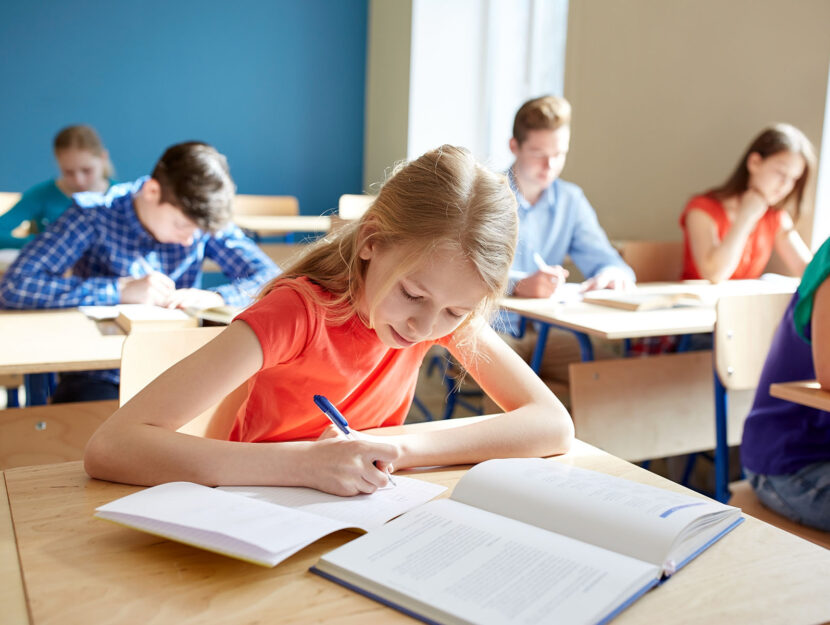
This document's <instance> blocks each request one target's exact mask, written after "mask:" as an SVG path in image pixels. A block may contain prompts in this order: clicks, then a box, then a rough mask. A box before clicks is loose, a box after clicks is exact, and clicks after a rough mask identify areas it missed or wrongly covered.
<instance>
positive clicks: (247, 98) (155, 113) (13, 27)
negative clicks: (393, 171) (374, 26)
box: [0, 0, 367, 214]
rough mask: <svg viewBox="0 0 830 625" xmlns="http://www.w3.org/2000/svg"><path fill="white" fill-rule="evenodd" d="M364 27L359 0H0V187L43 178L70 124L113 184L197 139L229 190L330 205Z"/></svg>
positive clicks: (348, 146)
mask: <svg viewBox="0 0 830 625" xmlns="http://www.w3.org/2000/svg"><path fill="white" fill-rule="evenodd" d="M366 32H367V0H302V1H298V0H138V1H135V2H127V1H125V0H107V1H104V0H72V1H69V2H54V1H51V0H3V2H1V3H0V94H2V95H0V190H3V191H22V190H24V189H26V188H28V187H29V186H31V185H32V184H34V183H36V182H40V181H42V180H45V179H48V178H51V177H54V176H55V174H56V169H55V166H54V161H53V159H52V154H51V141H52V137H53V136H54V134H55V132H56V131H57V130H58V129H60V128H61V127H63V126H66V125H68V124H72V123H80V122H83V123H89V124H92V125H93V126H95V127H96V128H97V129H98V131H99V132H100V134H101V136H102V138H103V140H104V142H105V143H106V145H107V147H108V148H109V150H110V153H111V155H112V158H113V161H114V164H115V167H116V170H117V175H118V178H119V179H121V180H126V179H132V178H135V177H138V176H140V175H142V174H144V173H148V172H149V171H150V169H151V168H152V166H153V164H154V163H155V161H156V159H157V158H158V157H159V156H160V155H161V153H162V151H163V150H164V148H165V147H166V146H167V145H170V144H172V143H176V142H178V141H183V140H187V139H200V140H203V141H207V142H209V143H212V144H214V145H215V146H216V147H217V148H219V149H220V151H222V152H224V153H225V154H226V155H227V156H228V159H229V161H230V164H231V171H232V173H233V176H234V179H235V180H236V183H237V187H238V189H239V192H240V193H254V194H289V195H296V196H297V197H299V200H300V208H301V211H302V212H303V213H305V214H316V213H320V212H323V211H324V210H327V209H330V208H333V207H334V206H335V205H336V202H337V198H338V196H339V195H340V194H341V193H358V192H360V191H361V184H362V167H363V125H364V93H365V67H366Z"/></svg>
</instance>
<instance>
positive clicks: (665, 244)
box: [619, 241, 683, 282]
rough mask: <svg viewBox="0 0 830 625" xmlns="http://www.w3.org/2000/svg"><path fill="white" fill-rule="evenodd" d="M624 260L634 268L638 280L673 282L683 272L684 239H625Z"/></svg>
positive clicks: (621, 245)
mask: <svg viewBox="0 0 830 625" xmlns="http://www.w3.org/2000/svg"><path fill="white" fill-rule="evenodd" d="M619 247H620V249H621V255H622V257H623V260H624V261H625V262H626V263H627V264H628V266H629V267H631V268H632V269H633V270H634V275H636V276H637V282H673V281H675V280H679V279H680V274H681V273H682V272H683V242H682V241H623V242H622V243H620V244H619Z"/></svg>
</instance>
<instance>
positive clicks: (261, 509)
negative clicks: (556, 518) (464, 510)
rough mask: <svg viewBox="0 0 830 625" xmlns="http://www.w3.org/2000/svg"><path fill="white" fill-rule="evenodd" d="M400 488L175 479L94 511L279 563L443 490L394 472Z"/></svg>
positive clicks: (140, 527)
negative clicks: (340, 490)
mask: <svg viewBox="0 0 830 625" xmlns="http://www.w3.org/2000/svg"><path fill="white" fill-rule="evenodd" d="M395 482H396V484H397V485H396V486H393V487H387V488H383V489H380V490H377V491H375V492H374V493H372V494H371V495H356V496H354V497H338V496H336V495H329V494H328V493H323V492H320V491H317V490H314V489H312V488H295V487H279V486H274V487H264V486H244V487H243V486H236V487H231V486H228V487H222V488H209V487H207V486H201V485H200V484H194V483H192V482H170V483H167V484H160V485H159V486H153V487H152V488H147V489H145V490H141V491H138V492H136V493H133V494H132V495H127V496H126V497H122V498H121V499H116V500H115V501H112V502H110V503H108V504H106V505H103V506H100V507H99V508H96V513H95V516H96V517H98V518H101V519H107V520H109V521H114V522H116V523H120V524H121V525H126V526H127V527H131V528H134V529H138V530H142V531H145V532H149V533H150V534H156V535H158V536H162V537H164V538H168V539H170V540H176V541H179V542H182V543H186V544H188V545H192V546H194V547H201V548H202V549H207V550H208V551H215V552H217V553H221V554H223V555H227V556H231V557H234V558H239V559H241V560H247V561H249V562H253V563H255V564H261V565H263V566H275V565H277V564H279V563H280V562H282V561H283V560H285V559H286V558H287V557H289V556H291V555H293V554H294V553H296V552H297V551H299V550H300V549H302V548H303V547H305V546H307V545H310V544H311V543H313V542H314V541H315V540H317V539H319V538H322V537H323V536H326V535H328V534H331V533H332V532H336V531H337V530H341V529H348V528H355V529H361V530H364V531H369V530H371V529H374V528H377V527H380V526H381V525H383V524H384V523H385V522H386V521H388V520H389V519H391V518H392V517H395V516H397V515H399V514H401V513H403V512H406V511H407V510H411V509H412V508H414V507H415V506H418V505H420V504H422V503H424V502H427V501H429V500H430V499H432V498H433V497H435V496H437V495H438V494H440V493H441V492H443V491H445V490H446V487H444V486H439V485H437V484H432V483H430V482H425V481H423V480H417V479H412V478H407V477H403V476H395Z"/></svg>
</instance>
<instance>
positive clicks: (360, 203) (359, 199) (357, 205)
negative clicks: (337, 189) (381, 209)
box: [337, 193, 376, 221]
mask: <svg viewBox="0 0 830 625" xmlns="http://www.w3.org/2000/svg"><path fill="white" fill-rule="evenodd" d="M375 197H376V196H374V195H352V194H349V193H346V194H344V195H341V196H340V200H339V201H338V203H337V215H338V216H339V217H340V219H345V220H347V221H349V220H354V219H360V218H361V217H362V216H363V213H365V212H366V211H367V210H368V209H369V207H370V206H371V205H372V202H374V201H375Z"/></svg>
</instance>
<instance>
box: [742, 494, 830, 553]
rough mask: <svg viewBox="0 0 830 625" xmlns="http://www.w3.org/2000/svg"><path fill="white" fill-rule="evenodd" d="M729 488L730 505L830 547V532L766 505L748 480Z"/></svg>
mask: <svg viewBox="0 0 830 625" xmlns="http://www.w3.org/2000/svg"><path fill="white" fill-rule="evenodd" d="M729 490H730V491H732V496H731V497H730V499H729V505H730V506H737V507H738V508H740V509H741V510H743V511H744V512H745V513H746V514H749V515H751V516H754V517H755V518H756V519H761V520H762V521H764V522H765V523H769V524H770V525H774V526H775V527H777V528H779V529H782V530H784V531H786V532H789V533H790V534H795V535H796V536H800V537H801V538H803V539H805V540H809V541H810V542H813V543H815V544H817V545H821V546H822V547H824V548H825V549H830V532H822V531H821V530H819V529H815V528H812V527H807V526H806V525H801V524H800V523H795V522H793V521H790V520H789V519H787V518H785V517H783V516H781V515H780V514H777V513H775V512H773V511H772V510H770V509H769V508H766V507H764V505H763V504H762V503H761V501H760V500H759V499H758V497H757V496H756V495H755V491H754V490H752V486H750V484H749V482H747V481H746V480H741V481H740V482H733V483H732V484H730V485H729Z"/></svg>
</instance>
